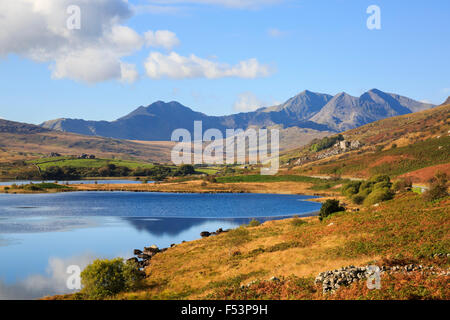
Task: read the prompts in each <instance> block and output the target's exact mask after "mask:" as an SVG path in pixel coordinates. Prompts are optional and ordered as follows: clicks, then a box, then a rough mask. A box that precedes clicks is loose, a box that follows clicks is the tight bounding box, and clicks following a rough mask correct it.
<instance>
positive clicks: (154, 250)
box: [144, 245, 160, 255]
mask: <svg viewBox="0 0 450 320" xmlns="http://www.w3.org/2000/svg"><path fill="white" fill-rule="evenodd" d="M159 251H160V250H159V248H158V247H157V246H156V245H152V246H150V247H144V253H145V254H148V255H154V254H155V253H158V252H159Z"/></svg>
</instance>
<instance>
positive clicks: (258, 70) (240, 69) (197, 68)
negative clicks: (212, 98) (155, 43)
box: [145, 52, 271, 79]
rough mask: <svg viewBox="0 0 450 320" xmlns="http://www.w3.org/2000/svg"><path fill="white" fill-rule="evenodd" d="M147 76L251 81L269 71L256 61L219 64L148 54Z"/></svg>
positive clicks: (175, 56) (190, 58) (171, 54)
mask: <svg viewBox="0 0 450 320" xmlns="http://www.w3.org/2000/svg"><path fill="white" fill-rule="evenodd" d="M145 69H146V71H147V75H148V76H149V77H150V78H152V79H160V78H171V79H187V78H207V79H218V78H226V77H237V78H247V79H253V78H258V77H266V76H269V75H270V74H271V70H270V68H269V67H268V66H266V65H261V64H260V63H259V62H258V60H256V59H249V60H245V61H241V62H239V63H238V64H237V65H234V66H230V65H228V64H224V63H219V62H215V61H211V60H207V59H202V58H199V57H197V56H195V55H193V54H192V55H190V56H189V57H184V56H181V55H179V54H177V53H176V52H171V53H170V54H168V55H164V54H162V53H160V52H152V53H150V55H149V57H148V58H147V61H146V62H145Z"/></svg>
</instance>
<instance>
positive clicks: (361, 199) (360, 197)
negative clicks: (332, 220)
mask: <svg viewBox="0 0 450 320" xmlns="http://www.w3.org/2000/svg"><path fill="white" fill-rule="evenodd" d="M351 199H352V201H353V203H354V204H362V203H363V202H364V200H365V199H366V197H365V196H363V195H362V194H355V195H354V196H353V197H352V198H351Z"/></svg>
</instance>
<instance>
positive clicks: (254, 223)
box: [248, 219, 261, 227]
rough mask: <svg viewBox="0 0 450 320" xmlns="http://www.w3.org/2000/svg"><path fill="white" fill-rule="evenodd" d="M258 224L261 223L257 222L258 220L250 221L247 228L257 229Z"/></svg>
mask: <svg viewBox="0 0 450 320" xmlns="http://www.w3.org/2000/svg"><path fill="white" fill-rule="evenodd" d="M260 224H261V222H259V221H258V220H256V219H252V220H251V221H250V222H249V224H248V226H249V227H257V226H259V225H260Z"/></svg>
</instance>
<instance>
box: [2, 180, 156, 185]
mask: <svg viewBox="0 0 450 320" xmlns="http://www.w3.org/2000/svg"><path fill="white" fill-rule="evenodd" d="M42 182H49V183H53V182H55V180H48V181H30V180H15V181H0V186H10V185H13V184H16V185H18V186H21V185H24V184H30V183H42ZM152 182H154V181H148V182H147V183H152ZM59 183H62V184H94V183H97V184H122V183H124V184H142V181H140V180H70V181H65V180H63V181H59Z"/></svg>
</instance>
